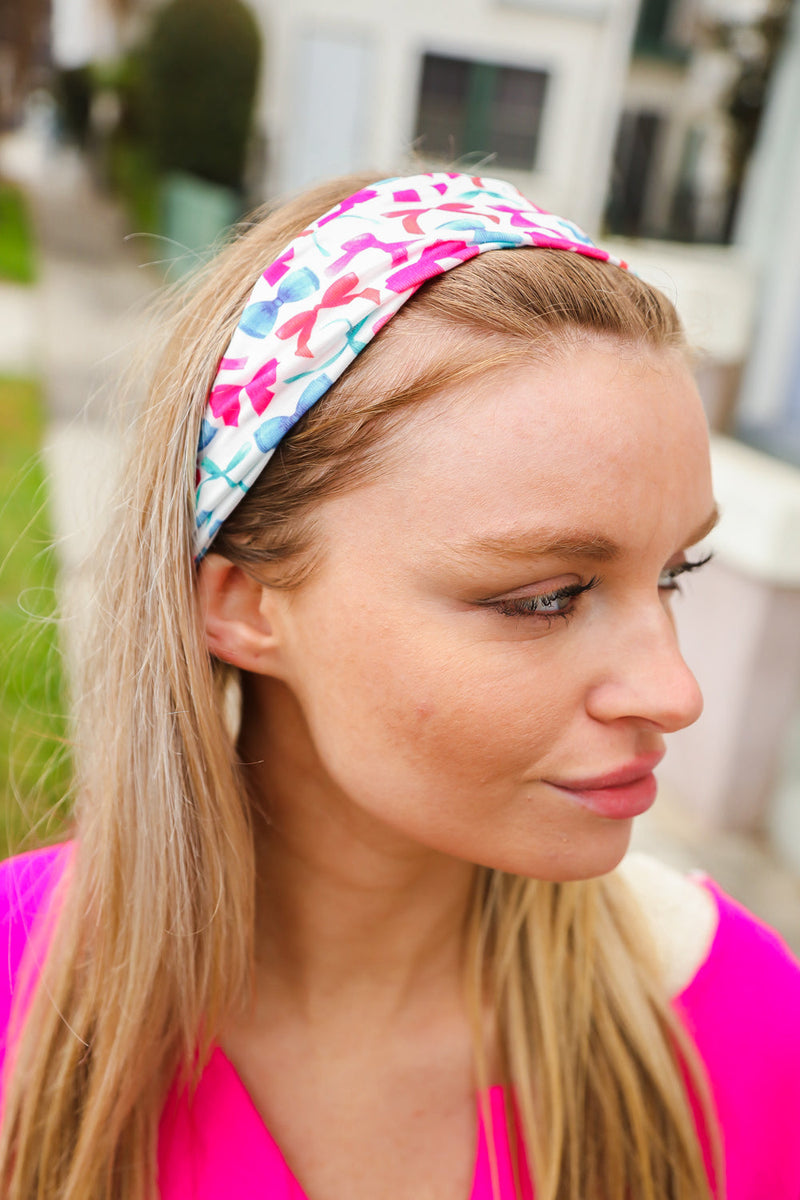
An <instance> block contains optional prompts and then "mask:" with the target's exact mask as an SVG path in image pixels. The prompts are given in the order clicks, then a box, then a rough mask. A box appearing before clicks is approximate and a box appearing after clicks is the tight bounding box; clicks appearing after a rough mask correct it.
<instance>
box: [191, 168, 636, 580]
mask: <svg viewBox="0 0 800 1200" xmlns="http://www.w3.org/2000/svg"><path fill="white" fill-rule="evenodd" d="M519 246H545V247H548V248H551V249H557V250H571V251H573V252H574V253H577V254H583V255H586V256H587V257H589V258H596V259H601V260H602V261H604V262H611V263H613V264H615V265H616V266H619V267H625V266H626V264H625V263H624V262H623V261H622V260H621V259H618V258H613V257H612V256H611V255H609V254H608V253H607V252H606V251H605V250H601V249H600V248H599V247H597V246H595V244H594V243H593V242H592V241H591V240H590V239H589V238H588V237H587V236H586V234H585V233H583V231H582V230H581V229H579V228H578V227H577V226H576V225H573V224H572V222H570V221H566V220H564V219H563V218H562V217H556V216H552V215H551V214H550V213H546V212H545V211H544V210H543V209H541V208H537V207H536V206H535V205H534V204H531V203H530V201H528V200H526V199H525V197H524V196H523V195H522V194H521V192H519V191H517V189H516V188H515V187H513V186H512V185H511V184H509V183H504V182H502V181H501V180H498V179H480V178H478V177H477V176H473V175H458V174H453V173H451V172H449V171H448V172H438V173H431V174H426V175H413V176H409V177H406V178H399V179H384V180H382V181H381V182H379V183H376V184H373V185H372V186H370V187H367V188H364V189H363V190H362V191H360V192H357V193H356V194H355V195H354V196H350V197H349V199H347V200H344V201H343V202H342V203H341V204H337V205H336V206H335V208H333V209H331V211H330V212H327V213H325V214H324V216H322V217H320V218H319V219H318V220H317V221H314V222H313V224H311V225H309V226H308V228H307V229H304V230H303V232H302V233H301V234H300V235H299V236H298V237H296V238H295V239H294V241H293V242H292V243H291V244H290V245H289V246H287V247H286V249H285V250H284V252H283V253H282V254H281V255H279V257H278V258H277V259H276V260H275V262H273V263H272V264H271V265H270V266H268V267H267V268H266V270H265V271H264V272H263V273H262V274H261V275H260V276H259V279H258V281H257V282H256V284H255V287H254V288H253V290H252V292H251V293H250V296H249V298H248V301H247V304H246V306H245V309H244V312H243V313H242V316H241V318H240V320H239V324H238V325H237V327H236V329H235V330H234V333H233V336H232V337H231V340H230V342H229V344H228V348H227V350H226V351H225V354H224V355H223V357H222V360H221V362H220V364H219V368H218V370H217V375H216V378H215V380H214V384H213V386H212V388H211V391H210V393H209V397H208V404H207V406H206V411H205V415H204V418H203V423H202V428H201V432H200V443H199V447H198V453H197V493H196V521H197V528H196V536H195V547H194V549H195V561H199V560H200V559H201V558H202V557H203V555H204V554H205V553H206V551H207V550H208V548H209V546H210V544H211V542H212V540H213V538H214V535H215V533H216V532H217V530H218V529H219V527H220V525H221V524H222V522H223V521H224V520H225V518H226V517H228V516H229V515H230V513H231V512H232V511H233V509H234V508H235V507H236V505H237V504H238V503H239V501H240V500H241V499H242V498H243V497H244V496H245V495H246V494H247V492H248V490H249V488H250V487H251V486H252V484H253V483H254V482H255V480H256V479H257V478H258V476H259V475H260V473H261V471H262V470H263V469H264V467H265V466H266V464H267V463H268V462H269V460H270V458H271V457H272V455H273V453H274V452H275V448H276V447H277V445H278V443H279V442H280V440H281V438H283V437H284V436H285V435H286V434H287V433H288V432H289V430H290V429H291V428H292V426H293V425H295V424H296V422H297V421H299V419H300V417H301V416H302V415H303V413H305V412H307V411H308V409H309V408H311V406H312V405H313V404H315V403H316V402H317V400H319V399H320V397H321V396H324V394H325V392H327V390H328V389H329V388H330V387H331V386H332V385H333V384H334V383H335V382H336V380H337V379H338V378H339V376H340V375H342V374H343V372H344V371H345V370H346V368H347V367H349V365H350V363H351V362H352V361H353V359H354V358H355V357H356V355H357V354H359V353H360V352H361V351H362V350H363V349H364V348H365V346H367V345H368V344H369V342H370V341H371V340H372V338H373V337H374V336H375V334H376V333H377V332H378V331H379V330H380V329H381V328H382V326H383V325H385V324H386V322H387V321H388V320H389V318H390V317H391V316H393V315H394V313H396V312H397V310H398V309H399V308H401V307H402V305H403V304H405V302H406V300H408V299H409V298H410V297H411V296H413V294H414V292H416V291H417V289H418V288H420V287H421V286H422V284H423V283H425V282H426V281H427V280H429V279H433V278H434V276H436V275H440V274H442V273H443V272H444V271H449V270H450V269H451V268H452V267H457V266H459V264H461V263H464V262H467V261H468V260H469V259H470V258H474V256H475V255H476V254H483V253H484V252H485V251H487V250H508V249H512V248H514V247H519Z"/></svg>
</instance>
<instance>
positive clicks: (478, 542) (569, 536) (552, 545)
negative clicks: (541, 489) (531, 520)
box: [446, 505, 719, 562]
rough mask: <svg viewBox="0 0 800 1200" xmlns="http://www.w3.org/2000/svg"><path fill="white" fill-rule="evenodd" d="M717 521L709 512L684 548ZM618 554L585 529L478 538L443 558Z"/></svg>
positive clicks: (608, 541) (603, 557)
mask: <svg viewBox="0 0 800 1200" xmlns="http://www.w3.org/2000/svg"><path fill="white" fill-rule="evenodd" d="M718 521H719V511H718V509H717V507H716V505H715V506H714V508H713V509H712V510H711V512H710V513H709V515H708V516H707V517H706V519H705V520H704V521H703V522H702V523H701V524H700V525H699V526H698V527H697V529H695V530H694V531H693V532H692V533H690V534H689V536H688V538H687V539H686V541H685V542H684V543H683V545H684V546H685V547H689V546H694V545H696V543H697V542H701V541H702V540H703V538H704V537H706V536H707V535H708V534H709V533H710V532H711V530H712V529H713V528H714V526H715V525H716V524H717V522H718ZM620 553H621V547H620V546H619V544H618V543H617V542H615V541H614V540H613V538H609V537H607V536H606V535H605V534H602V533H598V532H595V531H592V530H586V529H552V530H548V529H543V528H541V527H538V528H537V529H535V530H510V531H509V532H508V533H504V534H481V535H479V536H478V537H474V538H470V539H469V540H467V541H463V542H455V543H451V544H450V545H449V546H448V548H447V551H446V557H448V558H451V559H469V560H473V559H475V558H482V557H485V556H489V555H491V556H493V557H500V558H509V559H514V558H525V559H531V558H566V559H582V560H586V559H592V560H594V561H595V562H611V561H613V559H615V558H617V557H618V556H619V554H620Z"/></svg>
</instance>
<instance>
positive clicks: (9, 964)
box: [0, 842, 74, 1029]
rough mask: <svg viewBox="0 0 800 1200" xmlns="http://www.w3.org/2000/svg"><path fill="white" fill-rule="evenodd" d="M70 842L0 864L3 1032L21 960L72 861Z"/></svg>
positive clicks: (0, 1013) (0, 1015) (0, 1012)
mask: <svg viewBox="0 0 800 1200" xmlns="http://www.w3.org/2000/svg"><path fill="white" fill-rule="evenodd" d="M73 850H74V843H73V842H62V843H60V844H59V845H57V846H47V847H45V848H44V849H41V850H30V851H28V852H27V853H26V854H18V855H16V856H15V857H14V858H8V859H6V860H5V861H4V862H0V1028H2V1029H5V1026H6V1024H7V1021H8V1015H9V1011H10V1007H11V999H12V996H13V994H14V988H15V985H16V982H17V976H18V974H19V969H20V965H21V963H22V957H23V954H24V952H25V950H26V948H27V947H28V946H29V944H30V943H31V941H32V938H33V936H34V933H36V935H37V936H38V932H39V930H41V929H43V928H45V926H46V924H47V922H46V919H45V918H46V917H47V915H48V914H50V913H51V912H52V905H51V900H52V897H53V895H54V892H55V889H56V887H57V885H58V883H59V881H60V880H61V879H62V878H63V876H64V872H65V870H66V868H67V866H68V864H69V862H70V859H71V858H72V854H73Z"/></svg>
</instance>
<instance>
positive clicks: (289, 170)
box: [251, 0, 637, 231]
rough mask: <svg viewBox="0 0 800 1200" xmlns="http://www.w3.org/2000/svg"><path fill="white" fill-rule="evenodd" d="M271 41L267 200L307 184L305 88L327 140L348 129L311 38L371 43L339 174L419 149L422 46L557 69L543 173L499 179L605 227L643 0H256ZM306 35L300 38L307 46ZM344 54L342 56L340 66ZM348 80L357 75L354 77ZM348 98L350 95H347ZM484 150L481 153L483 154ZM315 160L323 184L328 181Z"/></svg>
mask: <svg viewBox="0 0 800 1200" xmlns="http://www.w3.org/2000/svg"><path fill="white" fill-rule="evenodd" d="M251 2H252V7H253V9H254V11H255V12H256V13H257V15H258V16H259V18H260V19H261V21H262V24H263V27H264V33H265V39H266V62H265V77H264V85H263V93H262V101H261V109H260V114H261V121H262V124H263V128H264V131H265V133H266V136H267V140H268V147H269V152H268V153H269V166H268V180H267V189H268V191H269V192H270V193H275V192H286V191H292V190H296V189H297V188H299V187H304V186H306V185H307V184H308V183H310V182H312V180H311V179H310V178H309V177H308V172H307V171H301V170H299V167H298V164H299V163H303V164H308V161H309V155H308V153H306V152H302V153H298V151H297V149H296V147H295V148H293V147H292V140H293V139H297V138H302V137H303V136H304V135H305V134H307V132H308V130H309V128H310V126H309V125H308V124H307V123H306V124H305V125H304V123H303V116H302V114H303V111H304V106H303V102H302V101H303V93H304V92H305V94H306V99H307V98H308V97H307V93H308V91H309V90H310V92H311V97H312V106H313V107H314V108H315V109H316V110H319V109H320V108H321V109H323V110H324V113H325V119H324V120H320V121H319V122H317V125H316V127H315V128H316V133H315V136H317V137H319V132H320V129H321V128H322V129H324V127H325V125H326V123H327V125H328V128H329V129H330V130H331V131H334V132H332V133H331V138H332V140H335V137H336V136H337V134H336V133H335V127H336V125H337V120H339V118H341V119H342V120H343V121H344V122H345V123H346V124H348V125H350V124H352V111H351V109H352V95H350V97H349V99H348V97H347V96H346V95H343V93H345V92H347V87H339V88H336V87H334V86H333V85H332V83H331V81H330V80H329V81H328V84H327V85H324V81H323V79H322V77H321V76H320V74H319V73H318V72H317V73H314V72H309V73H306V71H307V67H308V62H307V61H306V60H305V59H304V55H303V52H302V47H303V45H304V44H305V45H306V46H308V45H309V44H311V43H310V41H309V39H310V40H311V42H313V40H314V39H315V38H316V39H317V40H318V41H321V40H322V39H325V38H330V39H334V40H337V41H338V42H339V44H340V45H342V46H343V45H344V44H345V43H347V42H348V41H349V42H350V43H352V44H353V45H356V44H358V45H360V46H363V47H365V48H366V49H365V53H366V56H367V58H366V60H365V64H364V80H365V81H366V82H365V83H364V84H363V85H362V92H363V110H364V120H363V124H362V133H361V134H360V135H359V138H358V139H357V143H353V145H352V153H351V155H350V160H349V161H342V163H341V167H340V169H341V170H342V171H345V170H352V169H360V168H370V167H372V168H376V169H378V170H380V171H385V170H394V169H396V168H398V167H403V165H404V163H405V162H406V161H407V158H408V155H409V153H410V151H411V149H412V144H413V138H414V132H415V130H414V126H415V120H416V112H417V93H418V87H419V76H420V69H421V64H422V56H423V54H424V53H425V52H426V51H430V52H434V53H436V52H438V53H444V54H452V55H455V56H457V57H464V58H472V59H476V60H479V61H480V60H483V61H497V62H500V63H503V64H508V65H511V66H519V67H527V68H531V69H543V70H546V71H548V72H549V73H550V79H549V84H548V92H547V95H546V98H545V109H544V114H543V120H542V129H541V136H540V143H539V154H538V161H537V165H536V169H535V170H534V171H533V172H529V173H528V172H524V173H522V172H513V171H508V170H504V169H503V168H502V167H498V168H497V173H498V174H502V175H504V176H506V177H508V178H511V179H513V181H514V182H516V183H517V184H518V185H519V186H521V187H522V188H523V190H525V191H526V192H528V193H529V194H530V195H531V197H532V198H533V199H534V200H535V201H536V202H538V203H541V204H542V205H544V206H545V207H547V208H551V209H554V210H555V211H557V212H558V211H563V212H564V213H565V214H566V215H569V216H571V217H572V218H574V219H576V220H578V221H579V222H580V223H582V224H583V225H585V226H586V227H587V228H588V229H589V230H590V231H593V230H596V229H597V226H598V224H599V221H600V216H601V213H602V208H603V203H604V200H605V192H606V186H607V179H608V172H609V164H610V158H611V153H612V149H613V141H614V136H615V133H616V123H617V117H618V113H619V109H620V103H621V96H622V89H623V86H624V81H625V76H626V73H627V64H628V57H629V52H630V40H631V36H632V32H633V26H634V21H635V16H636V9H637V4H636V0H582V2H580V3H578V2H576V0H567V2H565V3H562V4H554V3H548V2H546V0H527V2H526V0H506V2H502V0H387V2H386V3H383V4H376V3H375V2H374V0H337V2H336V5H335V7H334V6H333V5H332V4H331V0H292V3H291V5H289V4H287V3H285V0H251ZM304 39H305V42H304ZM344 58H346V53H345V52H344V51H343V60H344ZM348 82H349V83H352V80H349V81H348ZM350 90H351V92H352V89H350ZM477 149H480V147H478V148H477ZM331 157H335V156H331V155H326V154H325V153H321V154H320V168H321V169H320V171H319V174H318V176H317V177H318V178H323V177H325V176H326V175H328V174H330V170H329V161H330V159H331Z"/></svg>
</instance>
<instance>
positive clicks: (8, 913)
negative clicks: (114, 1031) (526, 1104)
mask: <svg viewBox="0 0 800 1200" xmlns="http://www.w3.org/2000/svg"><path fill="white" fill-rule="evenodd" d="M68 854H69V848H68V847H66V846H61V847H54V848H51V849H48V850H41V851H34V852H33V853H31V854H25V855H20V856H19V857H18V858H15V859H10V860H9V861H8V862H5V863H2V864H0V955H1V956H2V957H1V958H0V1031H2V1032H1V1033H0V1036H2V1044H1V1045H0V1054H2V1053H4V1050H5V1030H6V1028H7V1024H8V1016H9V1010H10V1005H11V1000H12V995H13V990H14V986H15V982H16V979H17V975H18V971H19V966H20V962H21V959H22V955H23V952H24V951H25V950H26V947H27V948H28V953H34V954H41V953H42V945H43V942H42V940H41V939H40V940H39V941H38V942H37V940H36V939H34V940H33V941H31V937H30V934H31V931H32V929H33V925H34V921H35V919H36V918H37V917H39V916H40V915H41V914H42V913H44V912H45V911H46V909H47V901H48V897H49V896H50V894H51V892H52V889H53V887H54V885H55V883H56V882H57V880H58V879H59V878H60V876H61V873H62V871H63V869H64V865H65V862H66V860H67V858H68ZM703 882H704V885H705V886H706V887H707V888H708V889H709V891H710V892H711V894H712V895H713V896H714V899H715V901H716V904H717V909H718V913H719V921H718V925H717V930H716V934H715V936H714V940H713V942H712V945H711V948H710V950H709V953H708V957H707V958H706V960H705V962H704V963H703V964H702V966H701V967H700V969H699V970H698V971H697V973H696V975H695V976H694V978H693V979H692V981H691V983H690V984H689V985H688V987H686V988H685V989H684V990H683V991H682V992H681V993H680V995H679V996H677V997H676V998H675V1000H674V1002H673V1003H674V1007H675V1010H676V1012H677V1013H678V1014H679V1015H680V1017H681V1019H682V1020H683V1022H684V1024H685V1026H686V1028H687V1029H688V1030H689V1032H690V1033H691V1035H692V1037H693V1038H694V1041H695V1043H696V1045H697V1047H698V1050H699V1052H700V1055H701V1057H702V1059H703V1061H704V1063H705V1065H706V1068H707V1071H708V1075H709V1078H710V1080H711V1087H712V1092H713V1095H714V1100H715V1104H716V1109H717V1115H718V1119H719V1125H720V1128H721V1131H722V1136H723V1144H724V1151H725V1167H726V1186H727V1192H726V1195H727V1200H800V963H798V962H797V961H796V960H795V959H794V958H793V957H792V955H791V954H790V952H789V950H788V949H787V947H786V946H785V945H784V943H783V942H782V941H781V940H780V938H779V937H778V936H777V934H776V933H774V932H773V931H772V930H771V929H769V928H767V927H766V926H764V925H762V924H761V923H760V922H759V921H757V920H756V919H755V918H754V917H753V916H751V915H750V914H749V913H748V912H746V911H745V910H744V909H743V908H741V907H740V906H739V905H738V904H736V902H735V901H733V900H731V899H730V898H729V897H728V896H726V895H725V894H724V893H723V892H721V891H720V890H719V888H717V887H716V885H715V884H713V883H712V882H711V881H710V880H704V881H703ZM489 1103H490V1105H491V1108H492V1113H493V1121H492V1126H493V1136H494V1138H495V1146H496V1152H497V1161H498V1165H499V1171H500V1188H501V1197H502V1200H513V1196H514V1192H513V1186H512V1175H511V1165H510V1155H509V1148H508V1144H507V1141H506V1137H505V1132H504V1119H503V1097H502V1092H501V1090H500V1089H499V1088H493V1089H491V1091H490V1093H489ZM475 1109H476V1112H475V1119H476V1131H477V1136H476V1153H475V1169H474V1176H473V1183H472V1190H471V1194H470V1197H469V1198H466V1197H465V1200H493V1197H492V1190H491V1176H490V1169H489V1152H488V1146H487V1134H486V1129H485V1127H484V1124H483V1121H482V1119H481V1115H480V1106H479V1104H478V1102H477V1100H476V1106H475ZM159 1183H160V1190H161V1200H219V1197H220V1196H230V1197H235V1198H236V1200H307V1197H306V1196H305V1193H304V1192H303V1190H302V1188H301V1186H300V1184H299V1183H298V1181H297V1180H296V1179H295V1177H294V1175H293V1174H292V1171H291V1169H290V1167H289V1166H288V1164H287V1163H286V1161H285V1159H284V1158H283V1155H282V1154H281V1151H280V1149H279V1147H278V1146H277V1144H276V1143H275V1141H274V1139H273V1138H272V1136H271V1135H270V1132H269V1130H268V1129H267V1128H266V1126H265V1125H264V1122H263V1121H262V1119H261V1117H260V1116H259V1113H258V1111H257V1110H256V1108H255V1106H254V1104H253V1102H252V1100H251V1098H250V1096H249V1094H248V1093H247V1091H246V1089H245V1087H244V1085H243V1084H242V1082H241V1080H240V1078H239V1076H238V1075H237V1073H236V1071H235V1069H234V1067H233V1066H232V1064H231V1063H230V1062H229V1060H228V1059H227V1058H226V1057H225V1055H224V1054H223V1052H222V1050H220V1049H219V1048H217V1049H215V1050H214V1052H213V1054H212V1056H211V1059H210V1061H209V1063H208V1065H207V1067H206V1069H205V1071H204V1073H203V1076H202V1078H201V1080H200V1084H199V1087H198V1089H197V1091H196V1092H195V1094H194V1097H193V1098H192V1099H191V1100H190V1099H189V1097H188V1096H187V1095H186V1094H185V1093H181V1092H179V1091H178V1090H177V1089H173V1092H172V1093H171V1095H170V1096H169V1098H168V1101H167V1104H166V1106H165V1110H164V1113H163V1116H162V1120H161V1127H160V1140H159ZM523 1185H524V1190H523V1197H524V1200H532V1198H533V1189H532V1187H531V1185H530V1181H529V1180H524V1181H523Z"/></svg>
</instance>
